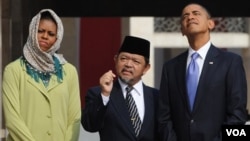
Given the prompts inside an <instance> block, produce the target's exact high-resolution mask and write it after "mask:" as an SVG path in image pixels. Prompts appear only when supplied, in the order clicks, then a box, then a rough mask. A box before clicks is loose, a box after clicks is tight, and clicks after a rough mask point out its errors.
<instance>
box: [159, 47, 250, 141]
mask: <svg viewBox="0 0 250 141" xmlns="http://www.w3.org/2000/svg"><path fill="white" fill-rule="evenodd" d="M187 55H188V51H186V52H184V53H182V54H180V55H179V56H177V57H175V58H174V59H172V60H170V61H168V62H166V63H165V64H164V66H163V70H162V80H161V86H160V101H159V108H160V109H159V123H160V124H159V126H160V128H159V131H160V133H161V136H160V137H161V139H162V140H164V141H167V138H168V139H169V140H168V141H175V140H177V141H219V140H221V132H220V131H221V126H222V125H223V124H229V125H231V124H244V123H245V122H246V121H247V110H246V104H247V82H246V76H245V71H244V68H243V63H242V59H241V57H240V56H239V55H236V54H233V53H230V52H227V51H223V50H221V49H218V48H216V47H214V46H213V45H211V47H210V49H209V50H208V53H207V56H206V58H205V61H204V65H203V70H202V72H201V75H200V80H199V84H198V88H197V94H196V99H195V103H194V109H193V111H192V112H191V111H190V107H189V103H188V97H187V91H186V84H185V82H186V65H187V64H186V63H187Z"/></svg>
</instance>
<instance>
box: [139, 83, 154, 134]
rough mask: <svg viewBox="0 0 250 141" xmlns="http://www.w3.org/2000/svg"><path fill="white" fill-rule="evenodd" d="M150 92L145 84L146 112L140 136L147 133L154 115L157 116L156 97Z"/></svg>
mask: <svg viewBox="0 0 250 141" xmlns="http://www.w3.org/2000/svg"><path fill="white" fill-rule="evenodd" d="M149 92H150V90H149V88H148V87H146V86H145V85H144V84H143V93H144V94H143V95H144V105H145V114H144V119H143V122H142V127H141V131H140V134H139V137H140V136H143V135H145V134H147V129H148V128H149V126H150V124H151V122H152V121H154V116H156V115H155V114H154V107H155V106H154V97H153V94H152V93H149Z"/></svg>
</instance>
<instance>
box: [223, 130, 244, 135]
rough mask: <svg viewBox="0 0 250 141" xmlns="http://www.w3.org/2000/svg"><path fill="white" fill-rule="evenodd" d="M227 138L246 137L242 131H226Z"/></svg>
mask: <svg viewBox="0 0 250 141" xmlns="http://www.w3.org/2000/svg"><path fill="white" fill-rule="evenodd" d="M226 132H227V136H247V135H246V132H245V130H244V129H226Z"/></svg>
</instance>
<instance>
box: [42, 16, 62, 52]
mask: <svg viewBox="0 0 250 141" xmlns="http://www.w3.org/2000/svg"><path fill="white" fill-rule="evenodd" d="M56 34H57V25H56V24H55V23H54V22H53V21H52V20H49V19H41V20H40V23H39V27H38V32H37V39H38V44H39V47H40V48H41V50H43V51H45V52H46V51H47V50H49V49H50V48H51V46H52V45H53V44H54V43H55V42H56V39H57V38H56V37H57V35H56Z"/></svg>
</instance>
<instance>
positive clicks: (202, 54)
mask: <svg viewBox="0 0 250 141" xmlns="http://www.w3.org/2000/svg"><path fill="white" fill-rule="evenodd" d="M211 44H212V43H211V41H208V42H207V43H206V44H205V45H203V46H202V47H201V48H200V49H199V50H197V51H195V50H193V49H192V48H191V47H190V48H189V51H188V52H189V53H188V57H190V56H191V54H193V53H194V52H197V53H199V55H200V57H201V58H202V59H204V58H205V57H206V55H207V52H208V49H209V47H210V46H211Z"/></svg>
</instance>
